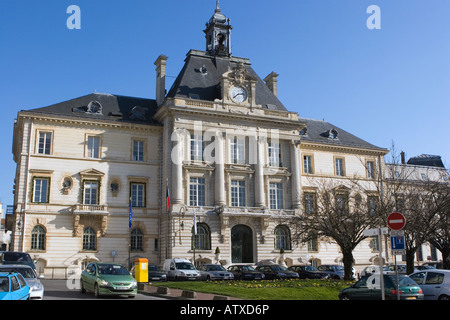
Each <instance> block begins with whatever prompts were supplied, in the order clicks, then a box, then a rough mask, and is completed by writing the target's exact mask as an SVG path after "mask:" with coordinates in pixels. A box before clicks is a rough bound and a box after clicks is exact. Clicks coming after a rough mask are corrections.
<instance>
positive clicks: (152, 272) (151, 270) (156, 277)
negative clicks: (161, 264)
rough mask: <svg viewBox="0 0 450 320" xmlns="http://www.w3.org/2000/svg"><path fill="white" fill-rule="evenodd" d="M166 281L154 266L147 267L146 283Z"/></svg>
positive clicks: (161, 272) (164, 276)
mask: <svg viewBox="0 0 450 320" xmlns="http://www.w3.org/2000/svg"><path fill="white" fill-rule="evenodd" d="M150 280H151V281H166V280H167V275H166V273H165V272H164V271H162V270H161V269H160V268H158V266H157V265H155V264H149V265H148V281H150Z"/></svg>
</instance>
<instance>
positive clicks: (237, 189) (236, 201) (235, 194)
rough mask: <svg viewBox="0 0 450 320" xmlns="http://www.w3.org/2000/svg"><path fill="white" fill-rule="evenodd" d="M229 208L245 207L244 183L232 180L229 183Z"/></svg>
mask: <svg viewBox="0 0 450 320" xmlns="http://www.w3.org/2000/svg"><path fill="white" fill-rule="evenodd" d="M231 206H232V207H245V206H246V201H245V181H241V180H232V181H231Z"/></svg>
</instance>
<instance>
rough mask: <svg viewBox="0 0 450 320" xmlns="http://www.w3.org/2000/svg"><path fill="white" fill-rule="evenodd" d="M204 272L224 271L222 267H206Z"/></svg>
mask: <svg viewBox="0 0 450 320" xmlns="http://www.w3.org/2000/svg"><path fill="white" fill-rule="evenodd" d="M206 271H226V270H225V268H224V267H222V266H207V267H206Z"/></svg>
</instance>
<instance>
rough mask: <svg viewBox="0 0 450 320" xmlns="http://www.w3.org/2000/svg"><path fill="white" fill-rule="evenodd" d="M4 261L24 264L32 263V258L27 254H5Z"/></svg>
mask: <svg viewBox="0 0 450 320" xmlns="http://www.w3.org/2000/svg"><path fill="white" fill-rule="evenodd" d="M3 261H8V262H24V263H30V262H32V261H31V258H30V256H29V255H28V254H27V253H22V252H5V253H3Z"/></svg>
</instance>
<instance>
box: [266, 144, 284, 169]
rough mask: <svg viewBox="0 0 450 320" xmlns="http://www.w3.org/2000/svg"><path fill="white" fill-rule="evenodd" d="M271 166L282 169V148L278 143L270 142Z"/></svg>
mask: <svg viewBox="0 0 450 320" xmlns="http://www.w3.org/2000/svg"><path fill="white" fill-rule="evenodd" d="M269 166H272V167H281V146H280V143H278V142H269Z"/></svg>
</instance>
